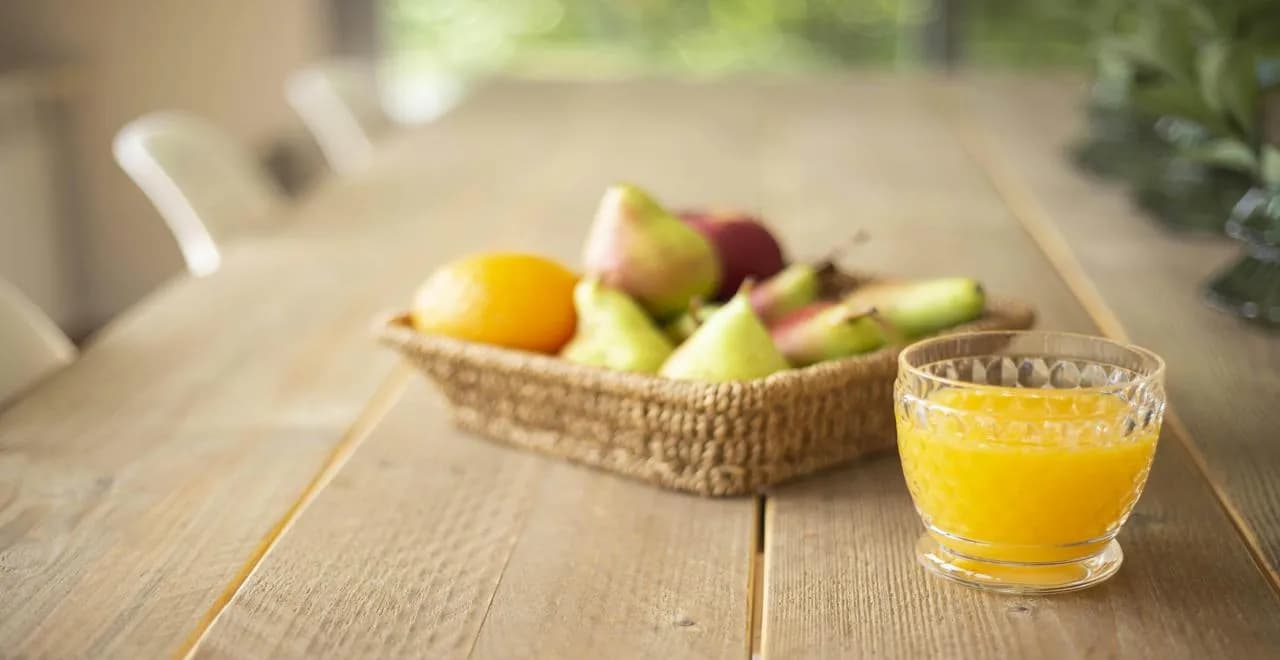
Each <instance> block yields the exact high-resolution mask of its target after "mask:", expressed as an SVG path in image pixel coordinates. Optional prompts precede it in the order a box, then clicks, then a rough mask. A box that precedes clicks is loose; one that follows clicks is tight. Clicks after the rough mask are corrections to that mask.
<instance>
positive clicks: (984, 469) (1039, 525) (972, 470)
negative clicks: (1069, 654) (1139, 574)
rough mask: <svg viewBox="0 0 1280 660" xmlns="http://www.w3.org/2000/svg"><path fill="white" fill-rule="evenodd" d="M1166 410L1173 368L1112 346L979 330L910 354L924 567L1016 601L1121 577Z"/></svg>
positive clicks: (907, 393)
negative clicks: (1132, 518) (1124, 536)
mask: <svg viewBox="0 0 1280 660" xmlns="http://www.w3.org/2000/svg"><path fill="white" fill-rule="evenodd" d="M1164 408H1165V393H1164V362H1163V361H1162V360H1161V359H1160V357H1159V356H1157V355H1156V354H1154V353H1152V352H1151V351H1148V350H1145V349H1142V348H1138V347H1136V346H1129V345H1125V344H1121V343H1118V342H1114V341H1110V340H1108V339H1103V338H1100V337H1089V336H1085V335H1075V334H1067V333H1055V332H976V333H968V334H957V335H945V336H941V337H937V338H933V339H926V340H924V341H921V342H918V343H916V344H913V345H911V346H909V347H907V349H906V350H904V351H903V352H902V355H901V357H900V358H899V369H898V379H897V382H896V384H895V387H894V411H895V416H896V418H897V423H898V450H899V454H900V456H901V457H902V470H903V473H904V474H905V476H906V480H907V487H908V488H909V489H910V490H911V497H912V499H913V500H914V501H915V506H916V510H917V511H918V512H919V513H920V517H921V519H922V520H923V521H924V525H925V530H926V531H925V534H924V535H923V536H922V537H921V538H920V541H919V542H918V543H917V546H916V557H917V559H918V560H919V561H920V563H921V564H922V565H923V566H924V567H925V568H926V569H928V570H929V571H930V572H932V573H934V574H936V575H939V576H942V577H944V578H947V579H950V580H954V581H957V582H961V583H964V584H967V585H970V586H975V587H979V588H983V589H987V590H993V591H1002V592H1010V593H1053V592H1062V591H1073V590H1076V589H1083V588H1085V587H1088V586H1091V585H1094V584H1097V583H1098V582H1101V581H1102V580H1105V579H1106V578H1108V577H1110V576H1111V575H1112V574H1114V573H1115V572H1116V570H1118V569H1119V568H1120V563H1121V561H1122V559H1123V554H1122V553H1121V551H1120V546H1119V544H1117V543H1116V541H1115V536H1116V533H1117V532H1119V531H1120V526H1121V525H1122V524H1124V521H1125V519H1126V518H1127V517H1128V516H1129V512H1130V511H1132V510H1133V505H1134V504H1135V503H1136V502H1137V500H1138V496H1139V495H1141V493H1142V488H1143V486H1144V485H1145V483H1146V480H1147V473H1148V472H1149V471H1150V469H1151V461H1152V458H1153V456H1154V455H1155V449H1156V439H1157V437H1158V436H1159V434H1160V424H1161V421H1162V419H1163V416H1164Z"/></svg>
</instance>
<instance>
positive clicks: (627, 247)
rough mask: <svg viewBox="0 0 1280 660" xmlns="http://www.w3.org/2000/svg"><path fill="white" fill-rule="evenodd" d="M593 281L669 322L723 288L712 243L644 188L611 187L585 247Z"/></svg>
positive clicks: (586, 263)
mask: <svg viewBox="0 0 1280 660" xmlns="http://www.w3.org/2000/svg"><path fill="white" fill-rule="evenodd" d="M583 264H584V266H585V270H586V273H587V275H588V276H594V277H598V278H600V280H601V281H602V282H603V283H605V284H606V285H609V286H612V287H614V288H617V289H621V290H622V291H624V292H625V293H627V294H628V295H630V296H631V297H632V298H635V300H636V302H639V303H640V304H641V305H642V306H643V307H644V308H645V309H646V310H647V311H648V312H649V314H650V315H652V316H653V317H654V318H657V319H659V320H664V319H669V318H672V317H674V316H676V315H678V314H679V313H680V312H682V311H684V310H685V309H687V308H688V307H689V301H691V300H693V299H694V298H699V297H701V298H709V297H710V296H711V295H712V294H713V293H715V291H716V287H717V286H719V284H720V260H719V257H717V256H716V252H715V248H714V247H713V246H712V245H711V242H710V241H708V240H707V239H706V238H704V237H703V235H702V234H701V233H699V232H698V230H696V229H694V228H693V227H690V226H689V225H688V224H687V223H685V222H683V221H681V220H680V219H679V218H677V217H675V216H674V215H672V214H671V213H669V212H667V210H666V209H664V208H662V206H661V205H659V204H658V202H656V201H654V199H653V198H652V197H650V196H649V195H648V194H647V193H645V192H644V191H643V190H641V189H640V188H637V187H636V186H632V185H628V184H617V185H614V186H610V187H609V189H608V190H606V191H605V194H604V198H603V199H602V200H600V207H599V209H598V210H597V211H596V217H595V222H594V223H593V224H592V226H591V231H590V233H589V234H588V235H587V242H586V245H585V246H584V248H583Z"/></svg>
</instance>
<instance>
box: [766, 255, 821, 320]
mask: <svg viewBox="0 0 1280 660" xmlns="http://www.w3.org/2000/svg"><path fill="white" fill-rule="evenodd" d="M832 268H834V266H832V265H831V264H830V263H819V264H809V263H794V264H791V265H790V266H787V267H786V268H784V269H782V272H780V273H778V274H777V275H774V276H773V277H770V278H769V279H767V280H765V281H764V282H762V283H761V284H760V286H758V287H756V288H755V289H754V290H752V292H751V307H752V308H754V309H755V311H756V313H757V314H759V315H760V318H761V319H763V320H764V321H765V322H766V323H772V322H773V321H776V320H778V319H780V318H782V317H783V316H786V315H787V314H789V313H791V312H794V311H795V310H797V309H800V308H801V307H804V306H805V305H808V304H809V303H811V302H813V301H815V300H817V299H818V294H820V293H821V292H822V278H823V276H824V275H825V274H826V272H827V271H829V270H830V269H832Z"/></svg>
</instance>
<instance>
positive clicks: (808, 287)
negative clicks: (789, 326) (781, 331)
mask: <svg viewBox="0 0 1280 660" xmlns="http://www.w3.org/2000/svg"><path fill="white" fill-rule="evenodd" d="M866 240H867V235H866V234H865V233H864V232H861V231H859V232H857V233H855V234H854V235H853V236H851V237H850V238H849V240H847V241H845V242H843V243H841V244H840V245H838V246H836V247H835V249H833V250H832V251H831V252H830V253H828V254H827V256H825V257H823V258H822V259H819V260H818V261H815V262H812V263H805V262H799V263H794V264H791V265H790V266H787V267H786V268H784V269H782V271H781V272H779V273H777V274H776V275H774V276H773V277H770V278H769V279H767V280H765V281H764V282H762V283H761V284H760V286H758V287H756V288H755V289H754V290H753V291H752V292H751V306H752V307H754V308H755V310H756V313H757V314H759V315H760V318H762V319H764V321H765V323H773V322H774V321H777V320H778V319H780V318H782V317H783V316H786V315H787V314H789V313H791V312H794V311H795V310H797V309H800V308H801V307H804V306H805V305H808V304H809V303H811V302H813V301H815V300H817V299H818V297H819V296H820V295H821V294H822V280H823V278H824V277H826V276H827V275H828V274H830V273H831V272H832V271H834V270H835V268H836V266H835V262H836V259H838V258H840V255H841V254H843V253H844V251H845V250H848V249H849V248H850V247H853V246H855V245H859V244H861V243H863V242H864V241H866Z"/></svg>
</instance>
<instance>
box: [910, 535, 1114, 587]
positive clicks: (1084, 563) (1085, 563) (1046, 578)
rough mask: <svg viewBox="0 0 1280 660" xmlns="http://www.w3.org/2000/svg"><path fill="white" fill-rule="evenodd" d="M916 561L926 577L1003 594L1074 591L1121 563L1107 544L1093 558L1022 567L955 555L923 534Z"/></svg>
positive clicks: (1098, 579)
mask: <svg viewBox="0 0 1280 660" xmlns="http://www.w3.org/2000/svg"><path fill="white" fill-rule="evenodd" d="M916 560H917V561H919V562H920V565H921V566H923V567H924V568H925V570H927V571H929V572H930V573H932V574H934V575H937V576H938V577H941V578H945V579H947V580H951V581H952V582H959V583H960V584H963V585H966V586H969V587H974V588H976V589H982V590H984V591H994V592H999V593H1006V594H1022V595H1029V594H1056V593H1064V592H1067V591H1078V590H1080V589H1086V588H1088V587H1092V586H1093V585H1095V584H1098V583H1100V582H1102V581H1103V580H1106V579H1107V578H1109V577H1111V576H1112V575H1115V573H1116V571H1118V570H1120V564H1121V563H1122V562H1123V561H1124V553H1123V552H1122V551H1121V550H1120V544H1119V543H1116V542H1115V540H1114V539H1113V540H1111V541H1110V542H1109V543H1107V545H1106V546H1105V547H1103V549H1102V550H1101V551H1099V552H1098V553H1097V554H1094V555H1090V556H1088V557H1084V558H1082V559H1077V560H1073V561H1067V562H1059V563H1052V564H1026V563H1018V562H1002V561H994V560H985V559H974V558H971V557H965V556H963V555H959V554H957V553H955V552H953V551H951V550H950V549H948V548H947V547H945V546H943V545H941V544H940V543H938V541H937V540H936V539H934V538H933V536H931V535H929V533H927V532H926V533H925V534H923V535H922V536H921V537H920V540H919V541H917V542H916Z"/></svg>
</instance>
